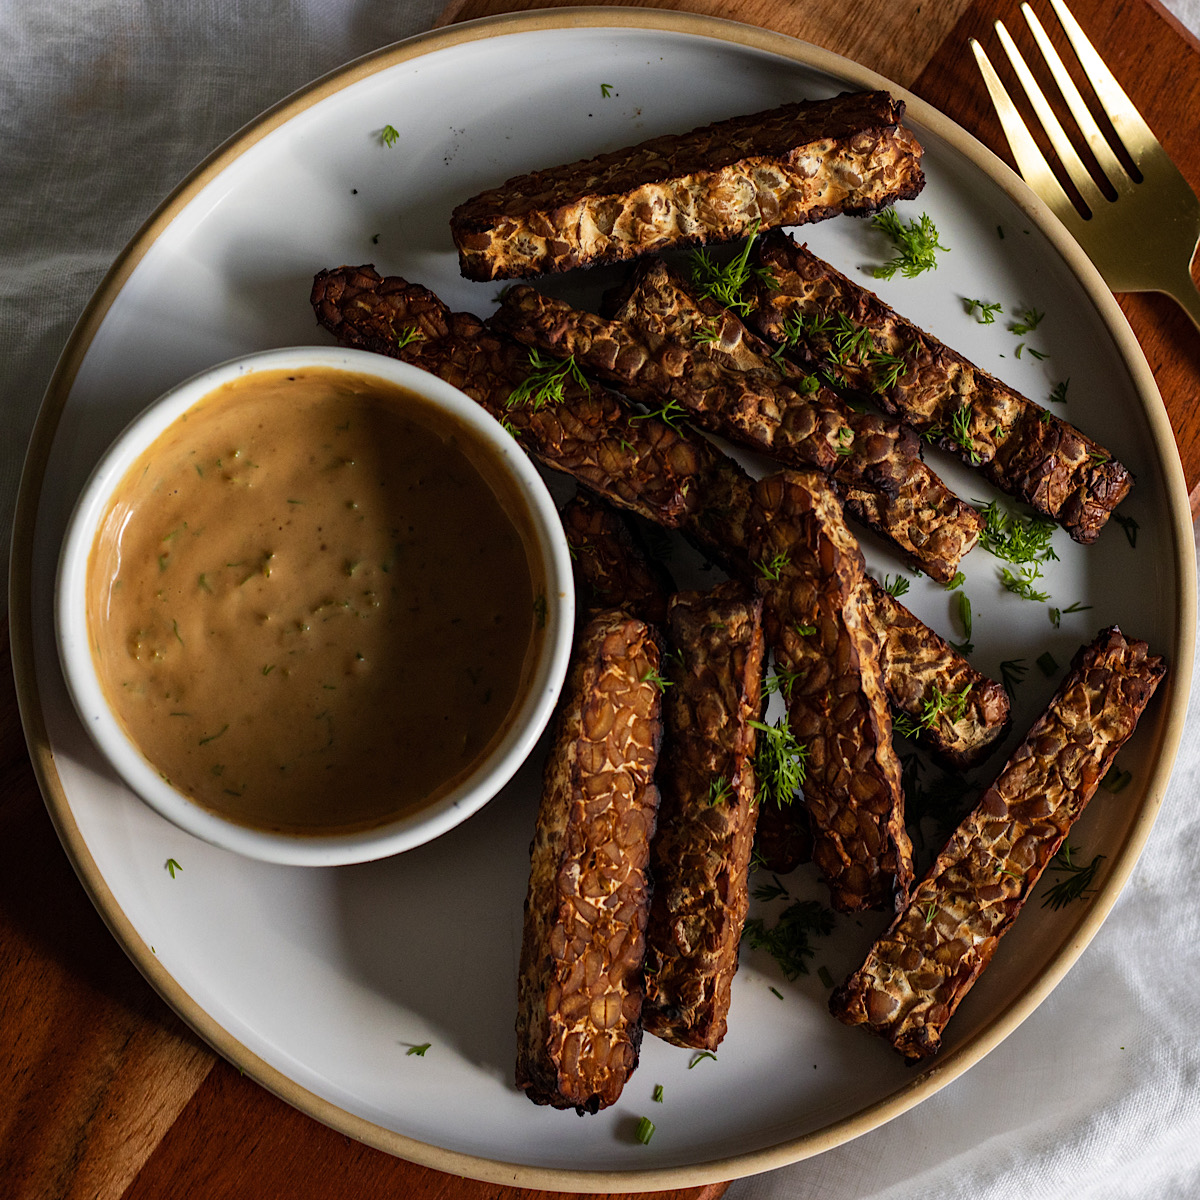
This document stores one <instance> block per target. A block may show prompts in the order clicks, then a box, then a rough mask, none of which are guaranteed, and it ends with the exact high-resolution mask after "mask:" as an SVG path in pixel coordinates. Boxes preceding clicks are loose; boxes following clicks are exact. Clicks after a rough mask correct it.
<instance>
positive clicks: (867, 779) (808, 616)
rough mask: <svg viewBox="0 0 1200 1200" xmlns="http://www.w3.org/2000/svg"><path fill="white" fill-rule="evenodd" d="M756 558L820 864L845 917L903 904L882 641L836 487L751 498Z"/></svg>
mask: <svg viewBox="0 0 1200 1200" xmlns="http://www.w3.org/2000/svg"><path fill="white" fill-rule="evenodd" d="M754 516H755V520H754V522H753V529H754V532H753V534H752V537H751V543H750V547H749V555H750V559H751V561H752V562H754V563H755V564H756V565H757V566H758V568H759V570H760V572H761V574H762V578H761V579H760V580H759V591H760V592H761V593H762V595H763V597H764V614H765V615H764V620H765V624H766V630H767V641H768V642H769V643H770V646H771V650H772V652H773V654H774V656H775V669H776V672H777V673H778V674H780V675H781V676H782V677H783V678H784V680H785V681H786V682H785V685H784V687H783V695H784V699H785V701H786V703H787V710H788V723H789V724H790V725H791V728H792V732H793V733H794V734H795V736H796V740H797V741H798V742H799V743H800V744H801V745H802V746H804V747H805V748H806V749H807V751H808V760H807V767H806V771H805V777H804V805H805V808H806V809H807V810H808V815H809V818H810V821H811V825H812V836H813V851H812V856H813V861H814V862H815V863H816V864H817V867H818V869H819V870H820V872H821V874H822V876H823V878H824V880H825V882H826V883H827V884H828V885H829V890H830V902H831V904H832V905H833V907H834V908H836V909H840V910H841V911H842V912H854V911H857V910H860V909H863V908H882V907H885V906H889V905H891V904H892V902H893V900H895V901H896V902H897V903H898V902H899V901H900V900H901V899H903V897H904V896H905V895H906V894H907V889H908V884H909V881H910V880H911V878H912V844H911V843H910V841H909V838H908V833H907V832H906V830H905V828H904V797H903V794H902V792H901V789H900V762H899V760H898V759H897V757H896V752H895V750H894V748H893V746H892V720H891V715H890V712H889V710H888V704H887V697H886V696H885V694H884V687H883V672H882V669H881V666H880V660H879V647H878V643H877V642H876V639H875V635H874V633H873V631H872V629H871V627H870V624H869V622H868V621H867V619H866V617H865V615H864V613H863V604H862V602H861V600H860V596H861V595H862V593H861V592H860V590H859V585H860V583H861V582H862V579H863V577H864V575H865V569H864V565H863V558H862V552H861V551H860V550H859V548H858V543H857V542H856V541H855V540H854V537H853V535H852V534H851V533H850V531H849V530H848V529H847V528H846V524H845V522H844V521H843V520H842V513H841V504H840V503H839V501H838V498H837V495H836V493H835V492H834V490H833V486H832V485H831V484H830V482H829V480H828V479H827V478H826V477H825V476H823V475H820V474H818V473H817V472H815V471H785V472H782V473H781V474H779V475H772V476H769V477H767V478H766V479H762V480H760V481H759V482H758V483H757V484H756V485H755V488H754Z"/></svg>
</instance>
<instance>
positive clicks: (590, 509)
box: [561, 492, 675, 629]
mask: <svg viewBox="0 0 1200 1200" xmlns="http://www.w3.org/2000/svg"><path fill="white" fill-rule="evenodd" d="M561 516H562V523H563V531H564V532H565V533H566V535H567V544H568V545H569V546H570V548H571V561H572V564H573V567H574V575H575V586H576V590H577V591H578V593H579V599H580V605H579V607H580V609H581V610H583V611H585V612H586V611H589V610H592V609H597V608H623V609H625V611H626V612H628V613H630V614H631V615H633V616H635V617H641V618H642V619H643V620H645V621H649V622H650V623H651V624H652V625H656V626H657V627H658V628H660V629H665V628H666V620H667V603H668V601H669V600H670V598H671V596H672V594H673V593H674V591H675V584H674V582H673V580H672V579H671V576H670V573H669V572H668V571H667V569H666V567H664V566H663V565H662V564H661V563H658V562H655V561H654V560H653V559H651V558H650V557H649V556H648V555H647V554H646V552H645V551H644V550H643V549H642V547H641V546H640V545H638V543H637V540H636V537H635V535H634V532H633V530H632V529H631V528H630V526H629V522H628V521H627V520H626V519H625V518H624V516H622V514H621V513H619V512H617V510H616V509H614V508H610V507H609V506H608V505H607V504H605V503H604V501H603V500H600V499H598V498H597V497H595V496H590V495H588V494H587V493H586V492H576V493H575V495H574V496H572V497H571V499H570V500H568V501H567V503H566V504H564V505H563V507H562V512H561Z"/></svg>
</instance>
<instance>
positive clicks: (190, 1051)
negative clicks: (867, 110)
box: [0, 0, 1200, 1200]
mask: <svg viewBox="0 0 1200 1200" xmlns="http://www.w3.org/2000/svg"><path fill="white" fill-rule="evenodd" d="M560 3H561V0H560ZM551 6H552V5H551V4H550V3H538V2H536V0H535V2H534V3H528V4H521V3H519V0H454V2H453V3H452V4H451V5H450V7H449V8H448V9H447V10H446V12H445V14H444V15H443V18H442V23H449V22H451V21H455V20H467V19H470V18H473V17H479V16H487V15H491V14H494V13H499V12H506V11H514V10H519V9H524V8H540V7H551ZM660 7H664V8H676V9H679V8H685V9H689V10H691V11H695V12H702V13H705V14H708V15H712V16H718V17H725V18H730V19H735V20H741V21H745V22H750V23H754V24H758V25H761V26H764V27H768V28H774V29H777V30H780V31H782V32H785V33H788V34H792V35H795V36H797V37H800V38H804V39H805V40H808V41H811V42H815V43H817V44H818V45H821V46H824V47H827V48H829V49H831V50H835V51H837V52H838V53H841V54H845V55H847V56H848V57H850V58H853V59H856V60H857V61H859V62H861V63H863V64H865V65H867V66H869V67H871V68H873V69H874V70H876V71H879V72H880V73H881V74H883V75H885V76H888V77H889V78H891V79H894V80H895V81H896V82H897V83H899V84H901V85H903V86H904V87H907V88H909V89H911V90H912V91H914V92H915V93H917V94H918V95H920V96H922V97H923V98H924V99H926V100H928V101H929V102H930V103H932V104H934V105H935V106H936V107H938V108H940V109H941V110H942V111H944V112H946V113H948V114H949V115H950V116H951V117H953V118H955V119H956V120H957V121H959V122H960V123H961V124H963V125H964V126H965V127H966V128H967V129H969V130H970V131H971V132H973V133H975V134H976V135H977V136H978V137H980V138H981V139H982V140H983V141H984V142H985V143H986V144H987V145H989V146H990V147H991V148H992V149H993V150H995V151H996V152H997V153H999V154H1000V155H1001V156H1002V157H1005V158H1007V157H1008V155H1007V147H1006V146H1005V144H1004V140H1003V135H1002V134H1001V132H1000V129H999V126H998V124H997V122H996V120H995V118H994V117H993V115H992V112H991V108H990V105H989V103H988V100H987V97H986V94H985V92H984V90H983V86H982V84H981V82H980V81H979V78H978V76H977V73H976V69H975V66H974V63H973V61H972V59H971V57H970V54H969V51H968V49H967V39H968V38H969V37H972V36H975V37H978V38H979V39H980V40H981V41H983V42H984V43H985V45H987V46H988V47H989V49H992V48H994V47H995V45H996V42H995V37H994V34H993V33H992V32H991V27H992V23H993V22H994V20H996V19H997V18H998V17H1002V18H1004V20H1005V21H1006V22H1007V23H1008V24H1009V25H1010V28H1014V29H1015V27H1016V25H1017V24H1018V23H1019V17H1018V15H1017V11H1016V10H1017V0H942V2H940V3H930V2H929V0H924V2H922V0H856V3H854V4H852V5H851V4H847V3H846V0H807V2H806V3H804V4H800V3H797V2H795V0H791V2H787V0H773V2H772V0H743V2H742V3H735V2H732V0H686V2H680V3H670V2H668V3H663V4H661V5H660ZM1072 7H1073V9H1074V11H1075V13H1076V15H1077V16H1078V17H1079V19H1080V21H1081V23H1082V24H1083V26H1084V28H1085V29H1086V30H1087V31H1088V33H1089V35H1090V36H1091V37H1092V38H1093V40H1094V41H1095V42H1096V43H1097V45H1098V47H1099V49H1100V51H1101V53H1102V54H1103V55H1104V56H1105V57H1106V59H1107V60H1108V62H1109V63H1110V65H1111V66H1112V68H1113V70H1114V71H1115V73H1116V74H1117V76H1118V77H1119V78H1120V79H1121V80H1122V82H1123V83H1124V85H1125V87H1126V90H1128V91H1129V92H1130V94H1131V95H1132V97H1133V99H1134V102H1135V103H1136V104H1137V105H1138V106H1139V108H1141V110H1142V112H1143V114H1144V115H1145V116H1146V118H1147V120H1149V122H1150V124H1151V125H1152V126H1153V127H1154V128H1155V130H1156V131H1157V132H1158V134H1159V137H1160V139H1161V140H1162V142H1163V144H1164V145H1165V146H1166V147H1167V149H1168V151H1169V152H1170V153H1171V155H1172V157H1173V158H1174V159H1175V161H1176V162H1177V163H1178V164H1179V166H1180V167H1181V169H1182V170H1183V172H1184V174H1185V175H1186V176H1187V177H1188V178H1189V180H1190V181H1191V182H1192V184H1193V186H1194V187H1198V188H1200V127H1198V126H1200V121H1198V119H1197V115H1196V114H1200V44H1198V43H1197V42H1196V41H1195V39H1193V38H1192V37H1191V36H1190V35H1189V34H1187V33H1186V32H1185V31H1184V30H1183V29H1182V28H1181V27H1180V26H1179V25H1178V24H1177V23H1176V22H1175V21H1174V19H1173V18H1171V17H1170V16H1169V15H1168V14H1167V13H1166V11H1165V10H1164V9H1163V8H1162V7H1161V6H1160V5H1159V4H1157V3H1156V2H1155V0H1072ZM993 57H995V56H993ZM1119 299H1120V301H1121V305H1122V307H1123V309H1124V310H1125V312H1126V314H1127V316H1128V318H1129V320H1130V323H1131V324H1132V326H1133V328H1134V331H1135V333H1136V334H1137V336H1138V338H1139V340H1140V341H1141V344H1142V346H1143V348H1144V350H1145V352H1146V356H1147V358H1148V360H1149V362H1150V365H1151V368H1152V369H1153V371H1154V373H1155V376H1156V378H1157V380H1158V384H1159V388H1160V390H1161V391H1162V394H1163V398H1164V400H1165V401H1166V404H1167V408H1168V411H1169V412H1170V415H1171V420H1172V423H1173V425H1174V429H1175V433H1176V437H1177V439H1178V441H1179V445H1180V449H1181V458H1182V461H1183V466H1184V471H1185V475H1186V478H1187V482H1188V487H1189V490H1190V491H1191V494H1192V497H1193V511H1195V510H1196V503H1195V502H1196V500H1197V498H1198V497H1200V487H1198V486H1197V485H1198V484H1200V415H1197V412H1196V411H1195V408H1194V406H1193V404H1192V397H1193V396H1194V395H1196V394H1197V392H1198V390H1200V389H1198V387H1197V385H1198V384H1200V333H1197V331H1196V330H1195V329H1194V328H1193V327H1192V325H1191V324H1190V322H1188V320H1187V319H1186V318H1185V317H1184V316H1183V315H1182V314H1181V313H1179V312H1178V311H1176V309H1175V308H1174V306H1173V305H1172V304H1171V303H1170V302H1169V301H1167V300H1165V299H1164V298H1161V297H1156V296H1123V297H1120V298H1119ZM7 650H8V647H7V636H6V633H5V632H4V630H3V629H0V980H2V981H3V986H2V987H0V1096H3V1097H4V1099H5V1103H4V1104H3V1105H0V1185H2V1186H0V1192H3V1194H4V1195H5V1196H6V1197H10V1196H11V1197H12V1198H13V1200H48V1198H50V1197H54V1198H56V1200H76V1198H78V1200H84V1198H86V1200H119V1198H122V1197H124V1198H126V1200H159V1198H160V1197H163V1196H194V1197H197V1198H198V1200H225V1198H229V1200H235V1198H236V1200H267V1198H271V1200H274V1198H276V1197H279V1196H287V1197H289V1200H326V1198H328V1200H335V1198H336V1200H341V1198H343V1197H350V1196H367V1195H369V1196H397V1197H405V1198H406V1200H528V1198H530V1197H533V1196H538V1195H540V1196H543V1197H547V1196H551V1197H552V1196H555V1195H560V1193H534V1192H529V1191H526V1190H523V1189H518V1188H510V1187H501V1186H497V1185H494V1184H480V1183H475V1182H472V1181H469V1180H463V1179H457V1178H453V1177H451V1176H448V1175H443V1174H440V1173H439V1172H436V1171H430V1170H427V1169H425V1168H422V1167H416V1166H414V1165H412V1164H410V1163H405V1162H402V1161H400V1160H397V1159H394V1158H391V1157H389V1156H387V1155H385V1154H382V1153H380V1152H378V1151H375V1150H372V1149H369V1148H367V1147H365V1146H363V1145H361V1144H359V1143H356V1142H354V1141H352V1140H351V1139H349V1138H347V1137H344V1136H343V1135H341V1134H338V1133H334V1132H332V1131H331V1130H329V1129H326V1128H325V1127H323V1126H321V1125H319V1124H318V1123H317V1122H315V1121H313V1120H311V1119H310V1118H308V1117H306V1116H304V1115H302V1114H301V1113H299V1112H297V1111H295V1110H294V1109H291V1108H289V1107H288V1106H287V1105H286V1104H284V1103H283V1102H282V1101H279V1100H277V1099H276V1098H275V1097H274V1096H272V1095H270V1094H269V1093H268V1092H266V1091H264V1090H263V1089H262V1088H260V1087H258V1086H257V1085H256V1084H254V1083H252V1082H250V1081H249V1080H247V1079H245V1078H243V1077H242V1076H241V1075H240V1074H239V1073H238V1071H237V1070H236V1068H232V1067H230V1066H229V1065H228V1064H227V1063H225V1062H223V1061H220V1060H218V1059H216V1058H215V1057H214V1056H213V1054H212V1053H211V1052H210V1051H209V1050H208V1048H207V1047H206V1046H204V1045H203V1044H202V1043H201V1042H200V1041H199V1040H198V1039H197V1038H196V1037H195V1036H194V1035H193V1034H192V1033H191V1032H190V1031H189V1030H188V1029H187V1028H185V1027H184V1026H183V1025H182V1024H181V1023H180V1022H179V1021H178V1019H177V1018H176V1017H175V1016H174V1015H173V1014H172V1013H171V1012H170V1010H168V1009H167V1007H166V1006H165V1005H164V1004H163V1003H162V1002H161V1001H160V1000H159V999H158V997H157V996H156V995H155V994H154V993H153V992H152V991H151V990H150V988H149V987H148V986H147V984H146V983H145V982H144V981H143V979H142V978H141V976H140V975H139V974H138V973H137V971H136V970H135V969H134V968H133V966H132V965H130V963H129V962H128V960H127V959H126V958H125V956H124V954H123V953H122V952H121V950H120V949H119V948H118V946H117V944H116V942H115V941H114V940H113V939H112V938H111V937H110V935H109V934H108V932H107V930H106V929H105V927H104V925H103V923H102V921H101V920H100V918H99V916H98V915H97V914H96V912H95V910H94V909H93V908H92V906H91V904H90V903H89V902H88V900H87V898H86V896H85V895H84V892H83V890H82V889H81V887H80V886H79V884H78V882H77V881H76V879H75V876H74V874H73V872H72V870H71V867H70V865H69V863H68V862H67V859H66V857H65V855H64V854H63V852H62V850H61V848H60V846H59V844H58V841H57V839H56V837H55V835H54V831H53V829H52V827H51V824H50V821H49V818H48V817H47V815H46V812H45V809H44V808H43V806H42V803H41V798H40V796H39V794H38V790H37V785H36V782H35V780H34V777H33V772H32V769H31V768H30V765H29V761H28V758H27V755H26V751H25V744H24V739H23V736H22V733H21V728H20V722H19V718H18V715H17V707H16V698H15V694H14V692H13V688H12V683H11V669H10V667H9V663H8V653H7ZM724 1190H725V1187H724V1185H722V1184H717V1185H712V1186H709V1187H692V1188H681V1189H678V1190H675V1191H668V1192H655V1193H645V1194H643V1198H642V1200H648V1197H650V1196H653V1197H657V1198H659V1200H716V1197H719V1196H720V1195H721V1194H722V1193H723V1191H724Z"/></svg>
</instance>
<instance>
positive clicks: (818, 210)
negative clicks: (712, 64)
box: [450, 92, 925, 280]
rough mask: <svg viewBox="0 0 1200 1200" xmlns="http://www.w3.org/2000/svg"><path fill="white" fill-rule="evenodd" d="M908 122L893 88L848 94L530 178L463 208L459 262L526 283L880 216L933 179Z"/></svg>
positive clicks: (457, 224)
mask: <svg viewBox="0 0 1200 1200" xmlns="http://www.w3.org/2000/svg"><path fill="white" fill-rule="evenodd" d="M903 115H904V103H903V101H898V100H893V99H892V98H891V97H890V96H889V95H888V94H887V93H886V92H848V93H844V94H843V95H841V96H837V97H835V98H833V99H831V100H816V101H800V102H798V103H793V104H786V105H783V106H782V107H780V108H776V109H771V110H769V111H766V112H759V113H754V114H752V115H750V116H744V117H736V118H733V119H731V120H727V121H720V122H717V123H716V124H713V125H706V126H703V127H702V128H699V129H694V130H692V131H691V132H690V133H685V134H669V135H666V136H664V137H657V138H653V139H651V140H650V141H646V142H642V143H641V144H639V145H637V146H631V147H628V148H626V149H622V150H616V151H613V152H611V153H608V154H602V155H600V156H598V157H596V158H590V159H585V160H583V161H581V162H575V163H568V164H565V165H563V166H558V167H551V168H549V169H546V170H542V171H535V172H532V173H531V174H528V175H522V176H518V177H516V178H513V179H510V180H508V181H507V182H506V183H504V184H502V185H501V186H500V187H496V188H492V189H490V190H488V191H485V192H482V193H480V194H479V195H477V196H473V197H472V198H471V199H470V200H467V201H466V202H465V203H463V204H460V205H459V206H458V207H457V208H456V209H455V210H454V212H453V213H452V214H451V218H450V230H451V233H452V234H453V236H454V241H455V244H456V245H457V246H458V251H459V265H460V267H461V270H462V273H463V275H465V276H466V277H467V278H468V279H479V280H489V279H506V278H515V277H518V276H529V275H536V274H542V273H544V272H548V271H565V270H569V269H570V268H572V267H578V266H590V265H592V264H594V263H599V262H617V261H620V260H624V259H629V258H633V257H635V256H637V255H640V254H646V253H649V252H652V251H655V250H660V249H662V248H663V247H664V246H666V245H671V244H674V245H686V244H695V243H701V242H722V241H728V240H730V239H733V238H737V237H740V236H742V235H743V234H745V233H746V232H748V231H749V230H751V229H752V228H758V227H761V228H763V229H766V228H767V227H769V226H772V225H801V224H804V223H806V222H810V221H819V220H823V219H824V218H826V217H830V216H834V215H835V214H837V213H843V212H844V213H855V214H867V213H872V212H875V211H876V210H877V209H879V208H881V207H883V206H884V205H886V204H890V203H892V202H893V201H895V200H906V199H911V198H912V197H913V196H916V195H917V194H918V193H919V192H920V190H921V188H922V187H923V186H924V183H925V179H924V176H923V175H922V173H921V166H920V162H921V147H920V146H919V145H918V144H917V142H916V139H915V138H913V136H912V134H911V133H909V132H908V131H907V130H906V129H903V128H902V127H901V126H900V120H901V118H902V117H903Z"/></svg>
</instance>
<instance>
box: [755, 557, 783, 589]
mask: <svg viewBox="0 0 1200 1200" xmlns="http://www.w3.org/2000/svg"><path fill="white" fill-rule="evenodd" d="M791 561H792V559H791V556H790V555H789V554H787V553H786V552H785V551H782V550H781V551H780V552H779V553H778V554H776V555H773V556H772V557H771V558H769V559H767V560H766V561H765V562H756V563H755V564H754V566H755V569H756V570H757V571H758V573H759V574H760V575H761V576H762V577H763V578H764V579H769V580H770V581H771V582H772V583H778V582H779V578H780V576H781V575H782V574H783V572H784V569H785V568H786V567H787V566H789V565H790V564H791Z"/></svg>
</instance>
